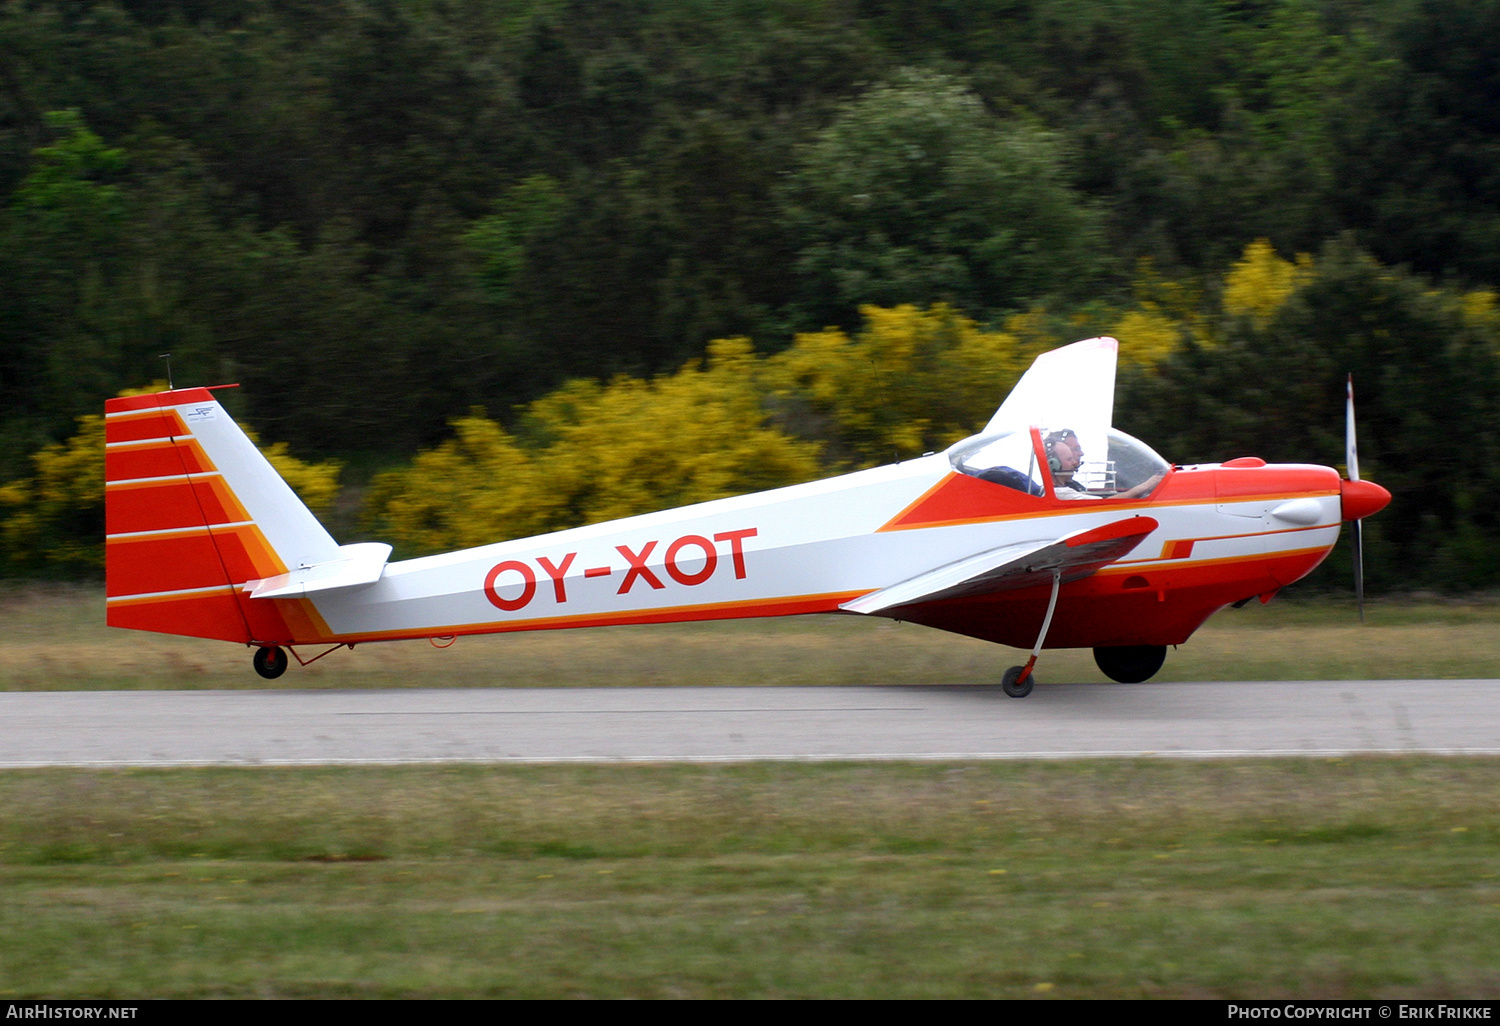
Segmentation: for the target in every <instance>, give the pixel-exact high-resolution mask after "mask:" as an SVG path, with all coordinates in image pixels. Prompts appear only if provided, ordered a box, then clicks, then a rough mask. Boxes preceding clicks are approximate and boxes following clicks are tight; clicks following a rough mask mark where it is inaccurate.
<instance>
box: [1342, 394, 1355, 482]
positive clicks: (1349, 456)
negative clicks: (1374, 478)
mask: <svg viewBox="0 0 1500 1026" xmlns="http://www.w3.org/2000/svg"><path fill="white" fill-rule="evenodd" d="M1348 388H1349V391H1348V395H1349V400H1348V402H1347V403H1346V404H1345V405H1344V465H1345V466H1347V467H1348V468H1349V480H1351V481H1358V480H1359V446H1358V445H1357V444H1356V443H1355V440H1354V375H1353V374H1350V375H1349V386H1348Z"/></svg>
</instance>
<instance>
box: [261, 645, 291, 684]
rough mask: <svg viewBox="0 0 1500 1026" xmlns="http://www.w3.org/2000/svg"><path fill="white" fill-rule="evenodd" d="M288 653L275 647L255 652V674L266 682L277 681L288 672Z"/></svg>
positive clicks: (270, 646)
mask: <svg viewBox="0 0 1500 1026" xmlns="http://www.w3.org/2000/svg"><path fill="white" fill-rule="evenodd" d="M286 663H287V659H286V653H285V652H283V651H282V650H281V649H279V648H277V647H276V646H275V645H267V646H265V647H264V648H258V649H256V650H255V672H256V673H258V674H260V675H261V676H262V677H264V678H266V680H275V679H276V678H277V677H280V676H281V675H282V674H283V673H285V672H286Z"/></svg>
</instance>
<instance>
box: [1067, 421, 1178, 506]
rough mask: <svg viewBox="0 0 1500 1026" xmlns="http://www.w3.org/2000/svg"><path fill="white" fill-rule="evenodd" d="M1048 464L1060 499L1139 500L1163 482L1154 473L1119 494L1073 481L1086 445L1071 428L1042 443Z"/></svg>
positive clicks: (1157, 474)
mask: <svg viewBox="0 0 1500 1026" xmlns="http://www.w3.org/2000/svg"><path fill="white" fill-rule="evenodd" d="M1042 446H1043V448H1044V449H1045V450H1046V452H1047V465H1048V466H1049V467H1051V468H1052V487H1053V490H1054V491H1055V493H1056V495H1057V497H1058V498H1059V499H1103V498H1114V499H1137V498H1140V497H1141V496H1142V495H1147V494H1149V493H1150V492H1151V490H1152V489H1153V488H1155V487H1156V486H1157V485H1158V484H1160V483H1161V479H1162V475H1161V474H1160V473H1156V474H1152V475H1151V476H1150V477H1148V478H1147V479H1146V480H1144V481H1142V482H1141V483H1140V484H1138V485H1134V486H1133V487H1130V488H1126V489H1125V490H1123V491H1118V492H1098V493H1096V492H1090V491H1088V490H1087V489H1086V488H1084V487H1083V485H1082V484H1080V483H1079V482H1077V481H1075V480H1074V479H1073V475H1074V474H1076V473H1077V472H1078V468H1079V467H1081V466H1083V446H1082V445H1081V444H1079V441H1078V436H1077V435H1076V434H1074V433H1073V429H1072V428H1063V429H1062V430H1061V431H1053V432H1052V433H1051V434H1049V435H1047V437H1046V438H1044V439H1043V440H1042Z"/></svg>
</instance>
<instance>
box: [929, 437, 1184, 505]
mask: <svg viewBox="0 0 1500 1026" xmlns="http://www.w3.org/2000/svg"><path fill="white" fill-rule="evenodd" d="M1050 433H1051V432H1050V430H1049V429H1042V430H1041V435H1042V437H1043V438H1046V437H1048V435H1049V434H1050ZM1101 434H1102V437H1101ZM1091 435H1092V437H1091ZM1077 439H1078V442H1079V443H1080V444H1081V447H1082V449H1083V462H1082V464H1081V465H1080V466H1079V467H1078V470H1077V471H1076V472H1075V473H1074V474H1073V475H1072V477H1071V485H1072V487H1071V488H1067V489H1066V490H1065V489H1064V488H1063V482H1064V480H1066V479H1067V475H1065V474H1055V475H1054V480H1053V486H1054V489H1056V490H1057V491H1058V495H1059V497H1071V498H1095V499H1109V498H1115V497H1118V496H1119V495H1120V494H1121V493H1123V492H1128V491H1130V490H1131V489H1134V488H1137V487H1138V486H1140V485H1143V484H1145V483H1146V482H1149V481H1150V480H1151V478H1152V477H1154V476H1156V475H1158V474H1163V473H1165V472H1166V471H1167V470H1168V469H1169V464H1168V463H1167V461H1166V460H1164V459H1162V458H1161V457H1160V456H1159V455H1157V453H1156V452H1155V450H1153V449H1152V448H1151V447H1150V446H1149V445H1147V444H1146V443H1145V442H1142V441H1141V440H1139V439H1137V438H1132V437H1131V436H1130V435H1127V434H1126V433H1125V432H1123V431H1119V430H1116V429H1115V428H1107V429H1105V430H1104V431H1103V432H1102V433H1085V432H1082V431H1080V432H1079V433H1078V435H1077ZM1101 441H1102V442H1103V443H1104V444H1103V445H1102V446H1101V445H1100V444H1099V443H1100V442H1101ZM1100 449H1103V456H1104V458H1103V459H1099V458H1097V457H1098V456H1099V455H1100ZM1090 457H1095V458H1093V459H1091V458H1090ZM948 459H949V461H950V462H952V464H953V469H954V470H956V471H958V472H959V473H961V474H967V475H968V476H970V477H977V478H979V479H980V480H982V481H989V482H991V483H993V484H998V485H1003V486H1005V487H1006V488H1014V489H1016V490H1017V491H1020V492H1025V493H1027V494H1028V495H1043V494H1045V493H1046V486H1045V484H1044V481H1045V478H1044V473H1045V472H1047V467H1046V466H1045V465H1042V464H1040V463H1039V461H1038V458H1037V453H1036V449H1035V447H1034V446H1033V444H1032V436H1031V431H1030V430H1029V429H1021V430H1014V431H1002V432H997V433H995V434H988V435H976V436H974V437H972V438H966V439H964V440H963V441H962V442H959V443H958V444H957V445H955V446H953V448H951V449H949V450H948ZM1148 494H1150V492H1149V491H1145V492H1142V493H1139V494H1137V495H1135V496H1132V497H1134V498H1142V497H1144V496H1145V495H1148Z"/></svg>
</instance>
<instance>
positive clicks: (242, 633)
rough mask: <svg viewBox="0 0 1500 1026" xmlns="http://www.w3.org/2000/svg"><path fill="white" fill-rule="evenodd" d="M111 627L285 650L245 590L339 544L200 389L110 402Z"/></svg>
mask: <svg viewBox="0 0 1500 1026" xmlns="http://www.w3.org/2000/svg"><path fill="white" fill-rule="evenodd" d="M104 411H105V421H104V423H105V456H104V468H105V474H104V477H105V486H104V495H105V501H104V514H105V594H106V602H107V610H108V612H107V615H106V622H108V623H109V624H110V625H111V626H115V627H127V628H133V629H137V630H148V631H156V632H159V633H164V634H181V635H187V636H191V637H200V638H216V639H220V640H224V641H239V642H244V643H261V644H267V643H285V642H288V641H291V640H292V631H291V630H290V629H289V628H288V627H287V625H286V624H285V622H284V618H283V617H282V616H281V615H279V613H278V610H277V607H276V605H275V604H272V603H267V602H264V601H260V602H253V603H252V602H251V601H250V600H249V599H248V598H247V597H246V595H245V590H246V589H245V585H246V584H250V583H253V582H255V581H258V580H262V579H265V578H269V577H275V576H277V575H279V574H283V573H286V572H287V571H288V570H292V569H296V568H297V567H299V566H311V565H315V564H318V563H324V562H328V561H330V560H333V559H337V558H338V552H339V549H338V545H337V543H335V542H334V540H333V538H332V537H331V536H329V534H328V532H327V531H326V530H324V528H323V526H322V525H321V524H320V523H318V521H317V518H316V517H314V516H313V515H312V513H311V511H309V510H308V509H307V507H306V506H305V505H303V503H302V501H301V500H300V499H298V498H297V496H296V494H295V493H294V492H293V491H292V490H291V488H290V486H288V485H287V484H286V482H285V481H283V480H282V479H281V476H280V475H279V474H277V473H276V470H275V468H273V467H272V466H271V464H270V463H269V462H267V460H266V458H265V457H264V456H263V455H262V454H261V452H260V451H259V450H258V449H257V448H256V447H255V445H254V443H253V442H251V441H250V439H249V438H248V437H247V436H246V435H245V433H244V432H243V431H242V430H240V428H239V426H238V425H236V424H235V423H234V421H233V420H232V419H231V418H230V417H229V415H228V414H227V413H226V412H225V411H224V409H223V407H222V406H220V405H219V403H218V402H217V401H216V400H215V399H214V397H213V394H212V392H211V391H210V390H209V389H207V388H188V389H177V390H174V391H170V392H159V393H156V394H154V395H143V396H129V397H124V398H118V399H110V400H108V401H107V402H106V403H105V406H104Z"/></svg>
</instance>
